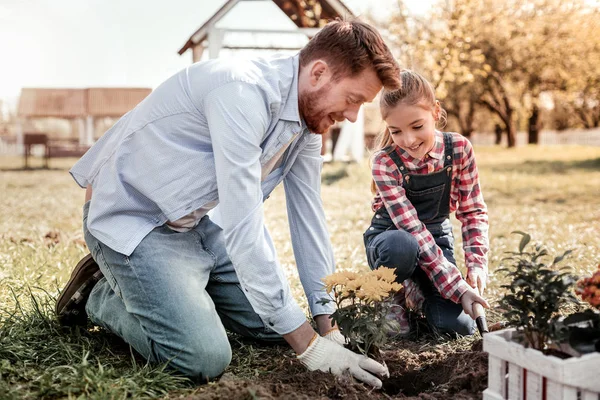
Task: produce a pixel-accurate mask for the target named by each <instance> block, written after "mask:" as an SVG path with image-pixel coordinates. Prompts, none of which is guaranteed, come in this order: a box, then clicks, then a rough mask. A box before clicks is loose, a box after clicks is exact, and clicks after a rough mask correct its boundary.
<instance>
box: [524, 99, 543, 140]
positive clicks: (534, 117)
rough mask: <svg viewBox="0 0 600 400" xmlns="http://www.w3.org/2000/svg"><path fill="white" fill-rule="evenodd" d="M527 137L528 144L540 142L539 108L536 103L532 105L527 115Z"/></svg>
mask: <svg viewBox="0 0 600 400" xmlns="http://www.w3.org/2000/svg"><path fill="white" fill-rule="evenodd" d="M528 134H529V135H528V139H527V143H529V144H538V143H539V142H540V109H539V108H538V106H537V104H534V105H533V108H532V109H531V115H530V116H529V124H528Z"/></svg>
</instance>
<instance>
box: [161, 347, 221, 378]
mask: <svg viewBox="0 0 600 400" xmlns="http://www.w3.org/2000/svg"><path fill="white" fill-rule="evenodd" d="M155 350H156V349H155ZM159 353H163V354H164V353H167V352H165V351H162V352H161V351H160V350H159ZM231 356H232V354H231V346H230V345H229V342H228V341H227V338H225V341H224V342H223V343H215V340H212V341H211V343H209V342H208V341H207V340H201V341H198V342H196V343H188V344H186V345H184V347H183V349H182V351H180V352H179V354H176V355H174V356H171V357H168V358H167V357H166V354H164V355H163V356H162V357H158V358H159V359H160V358H162V359H163V360H162V361H163V362H165V361H167V362H168V365H169V367H170V368H172V369H175V370H177V371H178V372H179V373H181V374H183V375H185V376H186V377H188V378H190V379H191V380H192V381H194V382H198V383H206V382H207V381H209V380H211V379H214V378H217V377H219V376H220V375H221V374H222V373H223V372H224V371H225V368H227V366H229V363H231Z"/></svg>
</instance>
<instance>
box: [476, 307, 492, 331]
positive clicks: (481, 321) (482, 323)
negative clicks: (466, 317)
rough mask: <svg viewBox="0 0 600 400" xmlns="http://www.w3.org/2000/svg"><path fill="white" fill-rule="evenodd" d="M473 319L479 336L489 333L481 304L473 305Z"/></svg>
mask: <svg viewBox="0 0 600 400" xmlns="http://www.w3.org/2000/svg"><path fill="white" fill-rule="evenodd" d="M473 317H475V323H476V324H477V329H478V330H479V333H480V334H481V335H483V334H484V333H487V332H489V329H488V326H487V321H486V319H485V311H484V309H483V306H482V305H481V304H479V303H473Z"/></svg>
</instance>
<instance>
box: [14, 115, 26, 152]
mask: <svg viewBox="0 0 600 400" xmlns="http://www.w3.org/2000/svg"><path fill="white" fill-rule="evenodd" d="M16 132H17V154H23V150H24V147H23V121H22V120H21V118H17V123H16Z"/></svg>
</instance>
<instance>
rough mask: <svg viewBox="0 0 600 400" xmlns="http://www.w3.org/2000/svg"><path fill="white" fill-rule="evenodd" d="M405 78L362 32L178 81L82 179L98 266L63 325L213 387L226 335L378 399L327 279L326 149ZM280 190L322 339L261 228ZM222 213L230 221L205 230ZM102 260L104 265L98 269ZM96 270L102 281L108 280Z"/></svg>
mask: <svg viewBox="0 0 600 400" xmlns="http://www.w3.org/2000/svg"><path fill="white" fill-rule="evenodd" d="M398 85H399V67H398V65H397V63H396V62H395V61H394V59H393V57H392V55H391V53H390V51H389V49H388V48H387V46H386V45H385V44H384V42H383V40H382V39H381V37H380V35H379V34H378V33H377V32H376V31H375V30H374V29H373V28H372V27H370V26H369V25H367V24H365V23H361V22H357V21H353V22H342V21H336V22H332V23H330V24H328V25H327V26H325V27H324V28H323V29H322V30H321V31H320V32H319V33H318V34H317V35H315V37H314V38H313V39H312V40H311V41H310V42H309V43H308V44H307V45H306V47H305V48H304V49H302V50H301V51H300V53H299V55H296V56H293V57H279V58H269V59H257V60H252V61H239V60H236V61H234V62H231V61H223V60H211V61H207V62H202V63H196V64H194V65H191V66H190V67H188V68H186V69H185V70H183V71H181V72H179V73H177V74H176V75H174V76H173V77H171V78H170V79H168V80H167V81H166V82H164V83H163V84H162V85H161V86H159V87H158V88H157V89H156V90H154V91H153V92H152V94H150V95H149V96H148V97H147V98H146V99H145V100H144V101H142V102H141V103H140V104H139V105H138V106H137V107H136V108H135V109H133V110H132V111H131V112H129V113H127V114H126V115H125V116H124V117H123V118H121V119H120V120H119V121H118V122H117V123H116V124H115V125H114V126H113V127H112V128H111V129H110V130H109V131H108V132H107V133H106V134H105V135H104V136H103V137H102V138H101V139H100V140H99V141H98V142H97V143H96V144H95V145H94V146H93V147H92V148H91V149H90V150H89V151H88V152H87V153H86V154H85V155H84V156H83V157H82V158H81V160H80V161H79V162H78V163H77V164H75V166H73V168H72V169H71V171H70V172H71V174H72V175H73V177H74V179H75V180H76V181H77V183H78V184H79V185H80V186H81V187H87V192H86V204H85V206H84V217H83V218H84V235H85V240H86V243H87V245H88V247H89V249H90V251H91V254H92V256H93V260H92V259H91V257H87V258H86V259H84V260H82V261H81V262H80V264H79V265H78V266H77V267H76V269H75V271H74V272H73V274H72V277H71V279H70V281H69V283H68V284H67V287H66V288H65V290H64V291H63V293H62V294H61V297H60V298H59V300H58V303H57V314H58V315H59V318H61V320H62V321H63V322H64V323H66V324H73V323H85V321H86V314H87V316H88V317H89V319H90V320H91V321H92V322H93V323H95V324H98V325H100V326H103V327H105V328H106V329H108V330H110V331H112V332H114V333H115V334H117V335H119V336H120V337H122V338H123V339H124V340H125V341H126V342H127V343H129V344H130V345H131V346H133V348H135V349H136V350H137V351H138V352H139V353H140V354H142V355H143V356H144V357H146V358H147V359H148V360H149V361H151V362H165V361H168V362H169V365H170V366H171V367H173V368H175V369H176V370H178V371H179V372H181V373H183V374H185V375H186V376H188V377H190V378H192V379H195V380H197V381H206V380H208V379H211V378H215V377H217V376H219V375H220V374H221V373H222V372H223V371H224V369H225V368H226V367H227V365H228V364H229V362H230V361H231V348H230V346H229V342H228V340H227V335H226V333H225V329H228V330H230V331H232V332H236V333H239V334H241V335H244V336H246V337H252V338H256V339H260V340H266V341H273V340H280V339H281V337H283V339H285V341H287V343H289V344H290V346H291V347H292V348H293V349H294V350H295V351H296V353H297V354H298V359H299V360H300V361H301V362H302V363H303V364H304V365H306V366H307V368H308V369H310V370H322V371H330V372H332V373H334V374H341V373H343V372H344V371H347V370H349V371H350V373H351V374H352V375H353V376H355V377H356V378H358V379H360V380H362V381H364V382H366V383H368V384H370V385H372V386H376V387H380V386H381V381H380V380H379V379H378V378H377V376H384V375H386V374H387V373H388V372H387V369H386V368H385V367H384V366H382V365H381V364H379V363H377V362H375V361H373V360H371V359H368V358H366V357H363V356H359V355H358V354H355V353H353V352H351V351H349V350H347V349H345V348H344V347H343V346H342V345H341V344H342V343H343V337H342V336H341V335H340V333H339V331H337V330H336V329H335V328H334V329H332V326H331V320H330V318H329V316H330V314H331V313H332V312H333V311H334V310H333V309H332V306H330V305H323V304H319V303H318V302H319V300H320V299H321V298H323V297H325V296H326V293H325V292H324V290H323V284H322V282H321V278H323V277H325V276H326V275H328V274H330V273H332V272H333V270H334V261H333V252H332V248H331V244H330V241H329V236H328V233H327V229H326V226H325V215H324V211H323V207H322V203H321V199H320V171H321V165H322V160H321V157H320V147H321V139H320V137H319V135H318V134H322V133H323V132H325V131H327V129H328V128H329V127H330V126H331V125H332V124H333V123H334V122H335V121H343V120H344V119H348V120H350V121H354V120H355V119H356V115H357V113H358V111H359V108H360V107H361V105H362V104H363V103H364V102H367V101H372V100H373V98H374V97H375V96H376V94H377V93H378V92H379V90H380V89H381V87H382V86H386V87H390V88H394V87H398ZM280 182H283V183H284V186H285V192H286V199H287V207H288V218H289V224H290V229H291V237H292V243H293V248H294V254H295V258H296V263H297V268H298V272H299V275H300V279H301V282H302V284H303V287H304V290H305V293H306V296H307V298H308V304H309V306H310V310H311V313H312V316H313V318H314V320H315V322H316V325H317V328H318V331H319V333H320V334H321V335H323V336H320V335H319V334H317V333H315V331H314V330H313V328H312V327H311V325H310V324H309V323H308V322H307V320H306V316H305V314H304V312H303V311H302V309H301V308H300V307H299V306H298V305H297V303H296V301H295V300H294V298H293V297H292V295H291V293H290V288H289V284H288V282H287V280H286V278H285V276H284V274H283V271H282V269H281V267H280V265H279V263H278V261H277V256H276V253H275V249H274V248H273V243H272V240H271V238H270V236H269V233H268V231H267V230H266V228H265V225H264V219H263V201H264V200H265V199H267V198H268V197H269V194H270V193H271V191H272V190H273V189H274V188H275V186H276V185H277V184H279V183H280ZM217 204H219V209H220V215H221V219H222V221H221V222H220V226H217V225H216V224H214V223H213V222H212V221H211V220H210V218H209V217H208V216H207V215H206V214H207V212H208V211H209V210H211V209H212V208H214V207H215V206H216V205H217ZM94 260H95V262H94ZM98 266H99V270H98Z"/></svg>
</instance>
